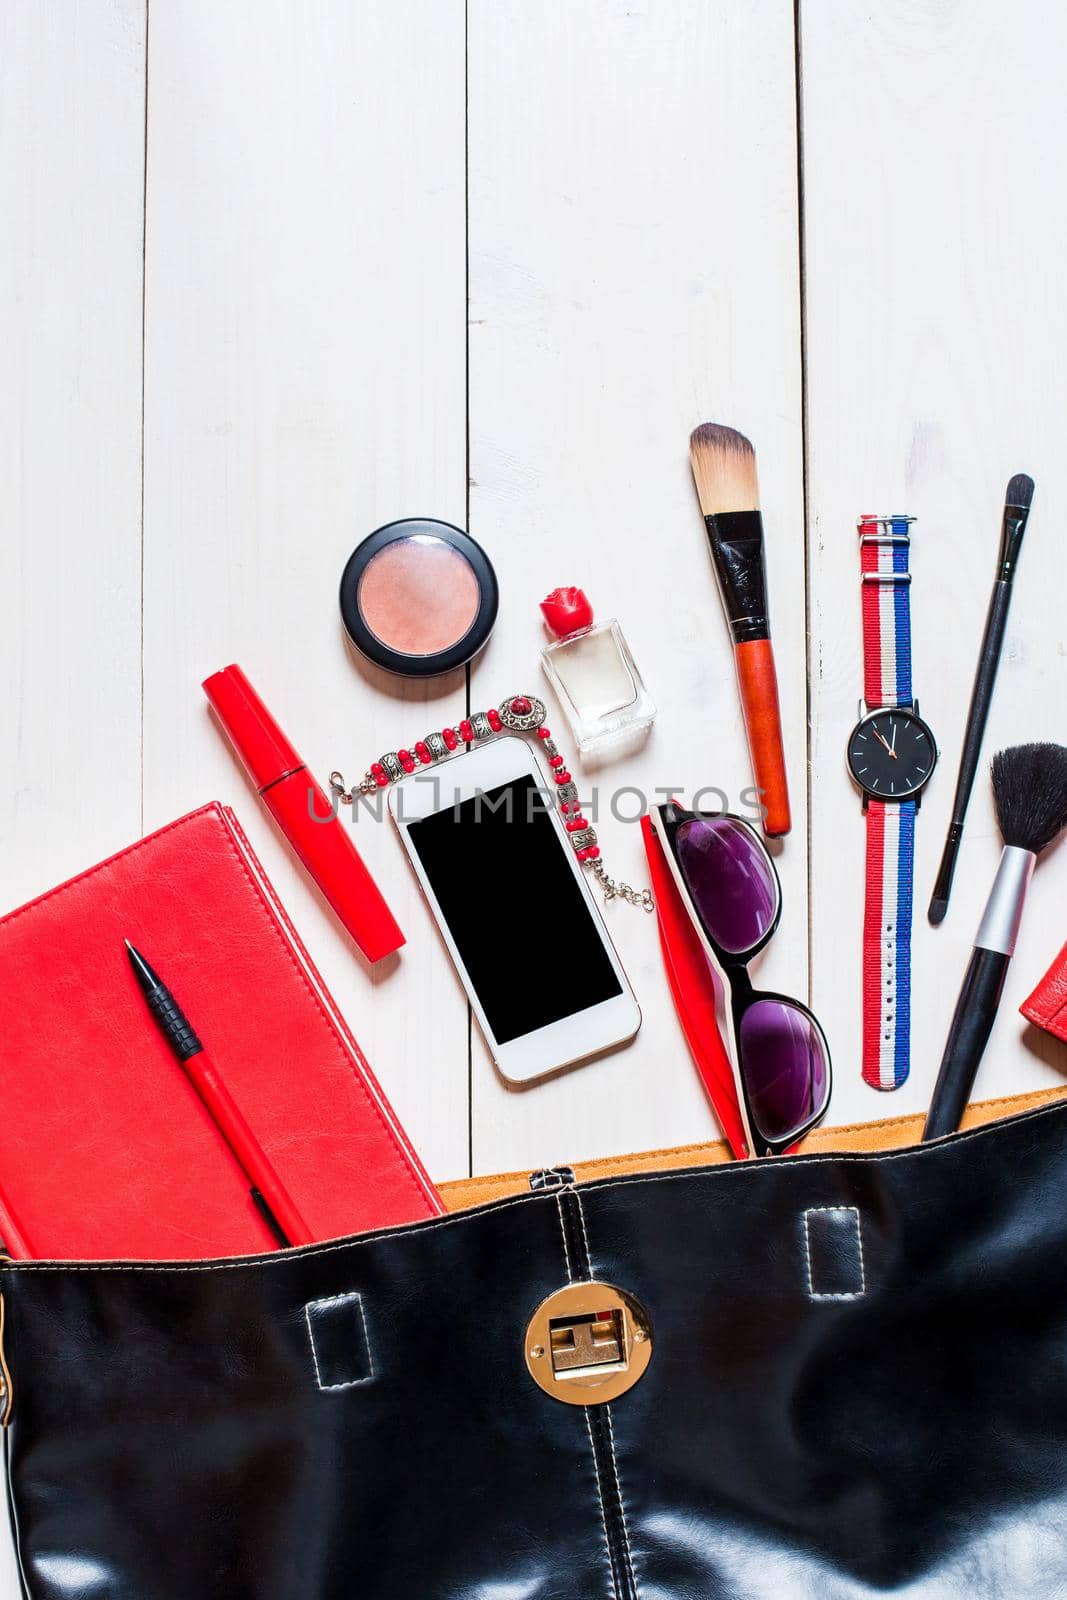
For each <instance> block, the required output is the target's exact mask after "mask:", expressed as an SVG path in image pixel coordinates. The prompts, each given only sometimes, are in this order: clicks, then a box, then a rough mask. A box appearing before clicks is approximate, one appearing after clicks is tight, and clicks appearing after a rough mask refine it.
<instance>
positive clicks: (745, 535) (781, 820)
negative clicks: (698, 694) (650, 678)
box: [689, 422, 790, 837]
mask: <svg viewBox="0 0 1067 1600" xmlns="http://www.w3.org/2000/svg"><path fill="white" fill-rule="evenodd" d="M689 459H690V462H691V463H692V468H693V478H694V481H695V482H696V487H697V496H698V498H699V500H700V509H701V511H702V512H703V513H704V525H705V527H706V528H707V530H708V542H709V544H710V546H711V554H712V559H713V561H714V563H715V575H716V577H717V578H718V580H719V593H720V595H721V597H722V604H723V610H724V611H725V613H726V620H727V622H728V624H729V627H730V633H731V636H732V638H733V643H734V664H735V666H736V669H737V686H738V693H739V694H740V697H741V708H742V710H743V712H744V716H745V731H746V733H747V735H748V748H749V755H750V759H751V762H752V773H753V777H754V778H755V781H756V788H757V790H758V791H759V798H760V801H761V804H762V806H763V828H764V832H765V833H767V834H770V835H771V836H772V837H773V836H776V835H779V834H783V833H788V832H789V828H790V815H789V787H788V784H787V781H786V775H785V751H784V749H783V745H782V718H781V712H780V710H779V705H778V677H777V673H776V671H775V666H774V651H773V648H772V646H771V629H770V622H769V620H768V616H767V573H766V567H765V564H764V557H763V518H762V516H761V514H760V509H759V481H758V478H757V476H756V452H755V451H754V450H753V448H752V445H751V444H750V443H749V441H748V440H747V439H746V438H745V436H744V434H743V433H738V432H737V431H736V429H734V428H724V427H722V426H721V425H720V424H719V423H715V422H704V423H701V425H700V427H699V428H695V429H694V430H693V433H692V434H691V436H690V439H689Z"/></svg>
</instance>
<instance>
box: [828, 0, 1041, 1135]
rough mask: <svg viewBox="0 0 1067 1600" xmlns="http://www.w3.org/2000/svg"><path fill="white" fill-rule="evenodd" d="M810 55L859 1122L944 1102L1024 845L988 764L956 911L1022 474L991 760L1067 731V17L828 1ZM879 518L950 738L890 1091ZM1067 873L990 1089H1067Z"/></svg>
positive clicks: (853, 1099)
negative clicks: (972, 748)
mask: <svg viewBox="0 0 1067 1600" xmlns="http://www.w3.org/2000/svg"><path fill="white" fill-rule="evenodd" d="M802 45H803V68H804V94H803V106H804V157H805V162H804V172H805V181H804V194H805V214H806V240H807V256H806V259H807V352H808V365H807V371H808V402H809V424H810V478H809V481H810V511H811V528H812V552H813V554H812V566H811V579H812V597H813V605H812V659H813V668H814V675H813V684H812V695H813V709H814V740H813V751H812V789H813V804H812V817H811V821H812V879H813V884H814V894H813V900H812V918H813V930H814V934H813V950H814V1001H815V1005H816V1007H817V1009H818V1010H819V1012H820V1014H821V1015H822V1016H823V1018H824V1020H825V1022H826V1025H827V1028H828V1029H829V1032H830V1036H831V1041H832V1043H833V1045H834V1047H835V1052H836V1063H837V1069H838V1070H837V1087H836V1090H835V1095H834V1105H833V1118H834V1120H835V1121H837V1122H846V1121H850V1120H852V1119H853V1118H857V1117H862V1118H871V1117H878V1116H890V1115H894V1114H896V1113H898V1112H907V1111H915V1110H919V1109H920V1108H922V1107H924V1106H925V1105H926V1104H927V1103H928V1100H929V1095H930V1090H931V1088H932V1085H933V1081H934V1078H935V1076H936V1072H937V1065H938V1062H939V1060H940V1056H941V1049H942V1046H943V1043H944V1039H945V1034H946V1032H947V1028H948V1023H949V1020H950V1017H951V1014H952V1010H953V1007H954V1005H955V1000H956V995H957V993H958V991H959V984H960V981H961V978H962V975H963V971H964V968H965V966H966V962H967V959H968V954H969V947H970V943H971V940H972V939H973V937H974V933H975V930H976V927H977V923H978V919H979V917H980V915H981V908H982V905H983V904H984V900H985V896H986V894H987V893H988V889H989V885H990V883H991V881H992V876H993V872H994V871H995V867H996V862H997V859H998V858H999V851H1000V844H999V838H998V836H997V833H996V826H995V820H994V817H993V809H992V800H991V792H990V787H989V783H988V781H987V779H986V778H985V777H980V779H979V781H978V783H977V784H976V787H975V794H974V798H973V800H972V803H971V809H970V816H969V822H968V828H967V833H966V835H965V839H964V845H963V849H962V851H961V855H960V863H959V867H958V870H957V874H956V884H955V888H954V891H953V896H952V900H951V903H950V906H949V912H948V917H947V919H946V921H945V923H944V924H943V925H942V926H941V927H940V928H938V929H934V928H931V927H930V926H929V925H928V923H927V920H926V907H927V905H928V903H929V897H930V891H931V888H932V886H933V881H934V877H935V875H936V872H937V865H938V861H939V860H940V854H941V848H942V844H943V841H944V834H945V827H946V825H947V820H948V817H949V814H950V812H951V808H952V794H953V790H954V787H955V781H956V770H957V766H958V761H959V749H960V744H961V742H962V738H963V727H964V721H965V717H966V709H967V703H968V700H969V696H970V686H971V678H972V674H973V671H974V664H975V660H976V657H977V652H978V644H979V640H980V638H981V633H982V627H983V623H984V618H985V612H986V606H987V604H988V598H989V591H990V588H991V585H992V581H993V575H994V565H995V558H996V548H997V541H998V537H999V529H1000V512H1001V507H1002V505H1003V499H1004V489H1005V486H1006V484H1007V482H1008V479H1009V478H1010V477H1011V475H1012V474H1013V473H1015V472H1029V473H1030V474H1031V475H1032V476H1033V478H1034V479H1035V481H1036V484H1037V492H1036V495H1035V499H1034V510H1033V514H1032V516H1031V520H1030V527H1029V530H1028V532H1027V536H1026V541H1027V542H1026V547H1025V549H1024V553H1023V557H1022V563H1021V567H1020V571H1019V576H1018V579H1017V581H1016V585H1015V594H1014V599H1013V603H1012V611H1011V618H1010V622H1009V627H1008V637H1007V641H1006V646H1005V653H1004V660H1003V664H1002V667H1001V673H1000V678H999V681H998V684H997V691H996V697H995V700H994V704H993V709H992V714H991V717H990V722H989V727H988V731H987V736H986V755H987V757H988V756H991V755H992V752H993V751H994V750H996V749H998V748H999V747H1001V746H1003V745H1006V744H1015V743H1019V742H1022V741H1024V740H1027V739H1034V738H1045V739H1049V738H1051V739H1058V740H1063V738H1064V735H1065V733H1067V718H1065V716H1064V687H1065V677H1064V650H1065V635H1064V606H1063V595H1064V584H1065V580H1067V553H1065V546H1064V543H1063V539H1062V535H1061V524H1062V520H1063V508H1064V505H1065V504H1067V464H1065V457H1064V450H1063V439H1064V422H1065V401H1067V385H1065V377H1064V366H1063V346H1064V335H1065V332H1067V313H1065V311H1064V305H1063V296H1062V292H1061V284H1060V276H1061V274H1060V266H1059V263H1060V262H1061V261H1062V259H1063V255H1064V250H1065V247H1067V220H1065V216H1064V209H1063V204H1062V192H1061V191H1062V182H1061V174H1062V170H1063V159H1064V153H1065V146H1067V130H1065V127H1064V122H1063V115H1062V83H1063V75H1064V70H1065V68H1067V22H1065V20H1064V16H1063V14H1062V13H1061V12H1058V11H1056V10H1055V8H1052V9H1050V8H1048V7H1047V6H1044V5H1041V4H1040V3H1039V0H1024V3H1022V4H1020V5H1018V6H1015V7H1013V8H1011V9H1010V10H1005V9H1004V8H1003V7H1001V6H999V5H997V4H996V3H995V0H968V4H967V5H950V6H945V5H934V4H929V5H910V4H909V5H904V4H901V3H898V0H881V3H879V4H876V5H874V6H864V7H862V8H857V7H856V6H854V5H850V4H849V3H848V0H817V3H810V0H809V3H806V4H804V5H803V7H802ZM1009 84H1014V85H1016V86H1018V95H1017V96H1015V95H1012V94H1006V93H1005V92H1004V90H1005V86H1006V85H1009ZM872 509H873V510H876V511H877V510H882V511H885V510H899V509H905V510H907V511H908V512H910V513H912V514H913V515H915V516H916V517H917V518H918V521H917V522H916V524H915V527H914V529H913V535H914V538H913V544H912V566H913V570H914V574H915V580H914V583H913V585H912V591H911V592H912V606H913V636H914V662H915V685H916V692H917V693H918V695H919V698H920V702H921V706H922V710H923V713H924V715H925V716H926V717H927V718H928V720H929V721H930V723H931V725H932V727H933V728H934V731H935V733H937V734H938V736H939V740H940V743H941V746H942V764H941V766H940V768H939V769H938V771H937V772H936V773H935V775H934V779H933V782H932V784H931V787H930V789H929V790H928V791H927V796H926V799H925V800H924V803H923V806H922V809H921V811H920V814H919V819H918V824H917V833H918V843H917V864H916V880H915V881H916V893H915V898H916V912H915V939H914V953H913V963H914V1016H913V1028H912V1039H913V1070H912V1077H911V1081H910V1082H909V1084H908V1085H906V1086H905V1087H904V1088H903V1089H901V1090H899V1091H897V1092H896V1093H894V1094H891V1095H888V1096H887V1095H883V1094H880V1093H879V1092H878V1091H877V1090H872V1089H869V1088H868V1087H867V1086H866V1085H865V1084H864V1083H863V1082H862V1080H861V1078H860V1075H859V1038H860V939H861V929H862V921H861V919H862V894H861V882H862V861H863V844H864V824H863V820H862V817H861V813H860V807H859V804H858V802H857V797H856V794H855V791H854V790H853V788H852V785H851V783H850V781H849V779H848V777H847V776H846V773H845V766H844V746H845V740H846V737H847V734H848V731H849V729H850V727H851V725H852V723H853V722H854V720H855V715H856V702H857V699H858V698H859V696H860V694H861V692H862V672H861V660H862V653H861V632H860V599H859V582H858V577H857V572H858V553H857V549H856V534H855V521H856V517H857V516H858V515H859V513H860V512H861V511H868V510H872ZM1064 866H1065V854H1064V851H1063V849H1062V848H1061V849H1060V850H1059V851H1058V852H1055V853H1054V859H1052V860H1050V861H1048V863H1047V864H1044V865H1042V866H1041V867H1040V868H1039V871H1038V873H1037V876H1036V878H1035V881H1034V884H1033V887H1032V890H1031V895H1030V901H1029V904H1028V907H1027V914H1026V921H1025V924H1024V928H1023V934H1022V939H1021V942H1020V945H1019V949H1018V952H1017V956H1016V959H1015V962H1014V965H1013V968H1012V972H1011V976H1010V978H1009V983H1008V988H1007V991H1006V994H1005V997H1004V1001H1003V1006H1002V1010H1001V1014H1000V1017H999V1018H998V1024H997V1030H996V1034H995V1036H994V1039H993V1041H992V1043H991V1046H990V1051H989V1054H988V1056H987V1059H986V1061H985V1063H984V1064H983V1067H982V1071H981V1075H980V1079H979V1083H978V1086H977V1088H978V1092H979V1093H980V1094H983V1095H991V1094H998V1093H1009V1092H1012V1091H1015V1090H1022V1089H1025V1088H1028V1087H1036V1086H1039V1085H1042V1084H1048V1083H1057V1082H1060V1081H1062V1075H1063V1071H1064V1068H1065V1067H1067V1051H1064V1050H1063V1049H1062V1048H1060V1047H1058V1046H1057V1045H1056V1044H1055V1043H1054V1042H1053V1041H1052V1040H1051V1039H1050V1038H1049V1037H1048V1036H1047V1035H1044V1034H1041V1033H1039V1032H1037V1030H1035V1029H1027V1028H1026V1026H1025V1024H1024V1023H1023V1019H1022V1018H1021V1017H1020V1016H1019V1015H1018V1013H1017V1010H1016V1008H1017V1006H1018V1004H1019V1002H1020V1000H1022V999H1023V998H1024V996H1025V995H1026V994H1027V993H1028V992H1029V990H1030V988H1031V987H1032V986H1033V984H1034V983H1035V982H1036V981H1037V979H1038V977H1039V976H1040V974H1041V973H1042V972H1043V971H1044V969H1045V967H1046V966H1047V965H1048V963H1049V962H1050V961H1051V959H1052V957H1053V955H1054V954H1055V952H1056V950H1057V949H1058V948H1059V946H1060V944H1061V943H1062V942H1063V939H1064V937H1065V935H1067V926H1065V924H1064V918H1063V905H1064V892H1063V885H1064V878H1063V873H1064Z"/></svg>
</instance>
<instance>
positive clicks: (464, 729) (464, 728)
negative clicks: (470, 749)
mask: <svg viewBox="0 0 1067 1600" xmlns="http://www.w3.org/2000/svg"><path fill="white" fill-rule="evenodd" d="M459 736H460V738H461V739H462V740H463V743H464V744H470V743H471V741H472V739H473V738H474V729H473V728H472V727H471V725H470V723H469V722H468V720H467V718H466V717H464V719H463V721H462V722H461V723H460V725H459Z"/></svg>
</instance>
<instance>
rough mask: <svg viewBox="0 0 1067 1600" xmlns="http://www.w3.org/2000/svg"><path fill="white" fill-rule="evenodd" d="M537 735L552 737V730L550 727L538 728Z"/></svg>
mask: <svg viewBox="0 0 1067 1600" xmlns="http://www.w3.org/2000/svg"><path fill="white" fill-rule="evenodd" d="M537 737H538V738H539V739H551V737H552V730H551V729H550V728H538V730H537Z"/></svg>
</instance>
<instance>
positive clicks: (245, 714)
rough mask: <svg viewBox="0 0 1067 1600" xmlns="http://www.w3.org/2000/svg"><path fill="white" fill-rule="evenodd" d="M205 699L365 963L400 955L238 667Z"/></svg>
mask: <svg viewBox="0 0 1067 1600" xmlns="http://www.w3.org/2000/svg"><path fill="white" fill-rule="evenodd" d="M204 693H205V694H206V695H207V697H208V699H209V700H210V702H211V704H212V706H213V708H214V710H215V714H216V715H217V717H218V719H219V721H220V722H221V723H222V726H223V728H224V729H225V731H226V734H227V736H228V737H229V740H230V742H231V744H232V745H233V747H234V749H235V751H236V752H237V754H238V755H239V756H240V758H241V761H242V763H243V764H244V767H245V769H246V770H247V772H248V775H249V777H250V778H251V779H252V782H253V783H254V784H255V786H256V788H257V789H258V790H259V797H260V799H261V800H262V801H263V804H264V805H265V806H266V808H267V810H268V811H269V812H270V814H271V816H272V817H273V818H274V820H275V822H276V823H277V824H278V826H279V828H280V829H281V830H282V832H283V833H284V834H285V837H286V838H287V839H288V841H289V843H290V845H291V846H292V848H293V850H294V852H295V853H296V855H297V856H298V857H299V858H300V860H301V861H302V862H303V864H304V866H305V867H306V869H307V871H308V873H309V874H310V876H311V878H312V880H313V881H314V883H316V884H317V885H318V887H319V889H320V890H321V891H322V893H323V894H324V895H325V897H326V899H327V900H328V901H329V903H330V905H331V906H332V907H333V909H334V911H335V912H336V913H337V916H338V918H339V919H340V921H341V922H342V923H343V925H344V927H345V928H347V930H348V932H349V933H350V934H351V935H352V937H353V939H354V940H355V941H356V943H357V944H358V945H359V948H360V949H361V950H362V952H363V954H364V955H365V956H366V958H367V960H368V961H380V960H381V959H382V957H383V956H387V955H391V954H392V952H393V951H394V950H399V948H400V946H401V945H402V944H403V943H404V935H403V934H402V933H401V931H400V929H399V927H398V926H397V924H396V919H395V918H394V916H393V913H392V912H391V911H390V910H389V907H388V906H387V905H386V903H385V900H384V899H383V898H382V893H381V890H380V889H379V888H378V886H377V884H376V883H375V881H374V879H373V878H372V877H371V875H370V873H369V872H368V871H367V869H366V867H365V866H364V865H363V861H362V859H361V858H360V855H359V853H358V851H357V850H356V847H355V845H354V844H353V843H352V840H351V839H350V837H349V835H348V830H347V829H346V828H345V827H344V826H343V824H342V823H341V822H340V820H339V819H338V817H337V816H336V815H335V814H334V812H333V807H332V805H331V802H330V800H329V799H328V797H327V796H326V795H325V794H324V793H323V791H322V789H321V788H320V787H319V785H318V784H317V783H316V782H315V779H314V778H313V777H312V776H311V773H310V772H309V771H308V769H307V767H306V766H305V765H304V763H303V761H301V759H300V757H299V756H298V755H297V753H296V751H295V749H294V748H293V746H292V745H291V744H290V743H289V740H288V739H287V738H286V737H285V734H284V733H283V732H282V730H281V728H279V726H278V724H277V723H276V722H275V720H274V718H273V717H272V716H271V714H270V712H269V711H268V710H267V708H266V706H265V705H264V704H263V702H262V700H261V699H260V698H259V695H258V694H257V693H256V691H255V690H254V689H253V687H252V685H251V684H250V683H249V681H248V679H247V678H246V677H245V675H244V673H243V672H242V671H241V669H240V667H237V666H230V667H223V669H222V671H221V672H214V673H212V675H211V677H210V678H205V680H204ZM327 819H329V820H327Z"/></svg>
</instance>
